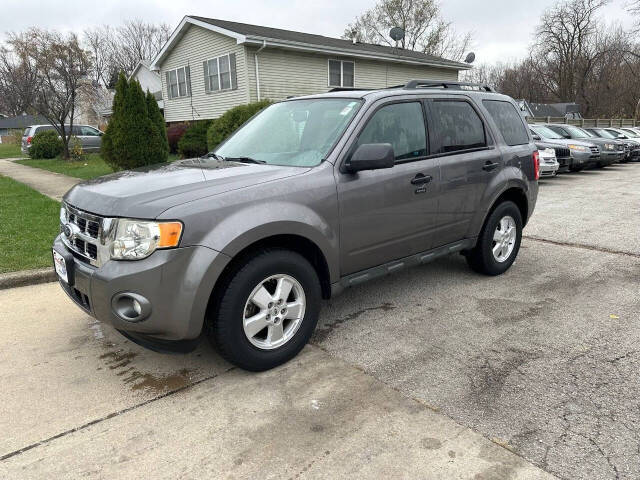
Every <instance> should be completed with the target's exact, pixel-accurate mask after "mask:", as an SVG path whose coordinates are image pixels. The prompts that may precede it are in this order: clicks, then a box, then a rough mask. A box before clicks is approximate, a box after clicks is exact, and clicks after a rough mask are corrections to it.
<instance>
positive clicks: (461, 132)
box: [429, 100, 487, 154]
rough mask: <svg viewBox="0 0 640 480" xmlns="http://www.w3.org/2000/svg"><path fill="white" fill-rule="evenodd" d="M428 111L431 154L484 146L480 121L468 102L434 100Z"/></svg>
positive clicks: (482, 125)
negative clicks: (430, 116) (430, 115)
mask: <svg viewBox="0 0 640 480" xmlns="http://www.w3.org/2000/svg"><path fill="white" fill-rule="evenodd" d="M431 113H432V117H433V119H432V122H431V125H429V136H430V138H431V153H434V154H437V153H450V152H456V151H460V150H469V149H472V148H481V147H486V146H487V140H486V136H485V131H484V124H483V123H482V120H481V119H480V117H479V116H478V114H477V113H476V111H475V110H474V109H473V107H472V106H471V105H470V104H469V103H468V102H466V101H464V100H462V101H461V100H434V101H433V102H432V103H431Z"/></svg>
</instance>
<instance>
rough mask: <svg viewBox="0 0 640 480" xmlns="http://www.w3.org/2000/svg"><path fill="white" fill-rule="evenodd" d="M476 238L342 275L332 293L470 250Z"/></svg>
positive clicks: (332, 288) (332, 286)
mask: <svg viewBox="0 0 640 480" xmlns="http://www.w3.org/2000/svg"><path fill="white" fill-rule="evenodd" d="M475 243H476V239H475V238H474V239H471V238H467V239H464V240H461V241H459V242H454V243H449V244H447V245H443V246H441V247H438V248H434V249H432V250H427V251H424V252H420V253H416V254H415V255H411V256H409V257H405V258H401V259H399V260H393V261H392V262H389V263H385V264H382V265H378V266H377V267H373V268H369V269H367V270H362V271H360V272H356V273H352V274H351V275H347V276H345V277H342V278H341V279H340V281H338V282H336V283H334V284H332V285H331V295H332V296H333V295H338V294H339V293H340V292H342V290H344V289H345V288H349V287H353V286H355V285H359V284H361V283H364V282H368V281H369V280H373V279H374V278H379V277H383V276H385V275H390V274H392V273H395V272H398V271H400V270H404V269H405V268H410V267H415V266H417V265H423V264H425V263H429V262H432V261H433V260H435V259H437V258H440V257H444V256H445V255H449V254H450V253H455V252H461V251H462V250H469V249H471V248H473V247H474V246H475Z"/></svg>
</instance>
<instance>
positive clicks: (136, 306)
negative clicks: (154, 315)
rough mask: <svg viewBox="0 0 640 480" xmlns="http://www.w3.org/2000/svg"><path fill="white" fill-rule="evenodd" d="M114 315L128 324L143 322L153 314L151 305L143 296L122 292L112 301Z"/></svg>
mask: <svg viewBox="0 0 640 480" xmlns="http://www.w3.org/2000/svg"><path fill="white" fill-rule="evenodd" d="M111 308H112V309H113V313H114V314H115V315H116V316H117V317H118V318H120V319H122V320H125V321H127V322H141V321H143V320H145V319H146V318H147V317H148V316H149V315H150V314H151V303H150V302H149V300H147V299H146V298H144V297H143V296H142V295H139V294H137V293H131V292H121V293H118V294H116V295H114V296H113V298H112V299H111Z"/></svg>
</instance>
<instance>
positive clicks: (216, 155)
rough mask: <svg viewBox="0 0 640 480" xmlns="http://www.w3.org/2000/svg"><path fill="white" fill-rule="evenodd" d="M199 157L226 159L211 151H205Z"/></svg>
mask: <svg viewBox="0 0 640 480" xmlns="http://www.w3.org/2000/svg"><path fill="white" fill-rule="evenodd" d="M200 158H215V159H216V160H220V161H223V160H226V159H225V158H224V157H223V156H222V155H218V154H217V153H213V152H209V153H207V154H206V155H205V156H204V157H200Z"/></svg>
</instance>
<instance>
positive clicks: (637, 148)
mask: <svg viewBox="0 0 640 480" xmlns="http://www.w3.org/2000/svg"><path fill="white" fill-rule="evenodd" d="M606 130H607V132H609V133H611V134H613V135H616V138H617V139H618V140H620V141H623V142H629V143H630V144H631V145H632V147H631V152H630V155H629V160H630V161H632V162H637V161H640V137H639V136H634V135H632V134H631V133H629V132H627V131H625V130H622V129H621V128H614V127H607V128H606Z"/></svg>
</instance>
